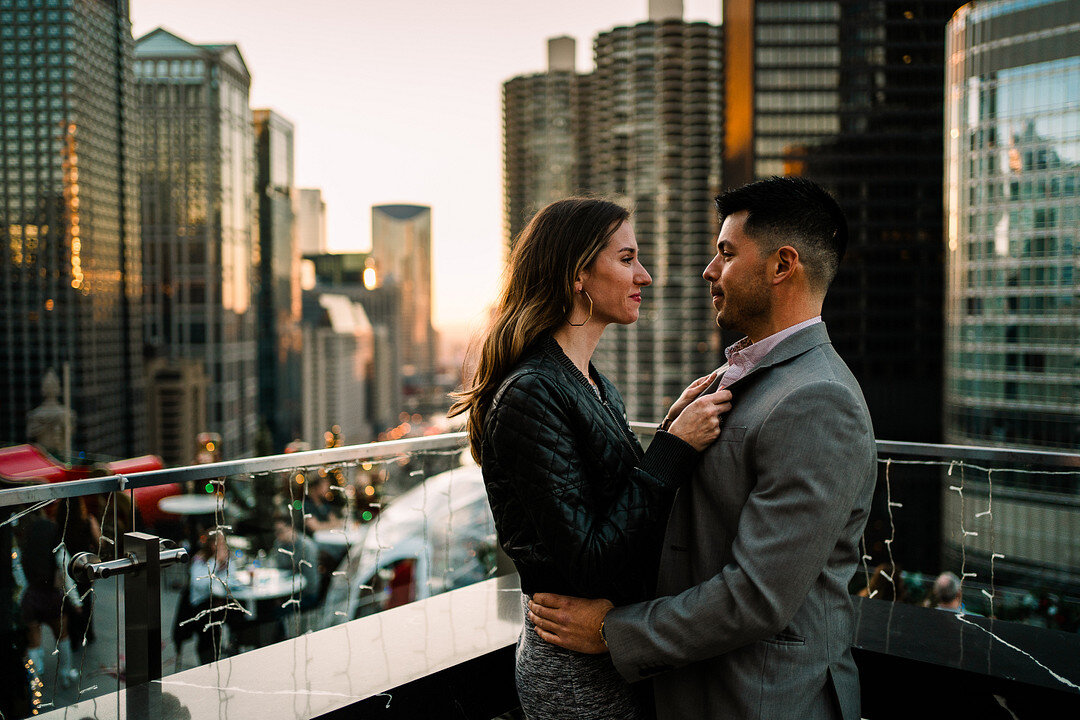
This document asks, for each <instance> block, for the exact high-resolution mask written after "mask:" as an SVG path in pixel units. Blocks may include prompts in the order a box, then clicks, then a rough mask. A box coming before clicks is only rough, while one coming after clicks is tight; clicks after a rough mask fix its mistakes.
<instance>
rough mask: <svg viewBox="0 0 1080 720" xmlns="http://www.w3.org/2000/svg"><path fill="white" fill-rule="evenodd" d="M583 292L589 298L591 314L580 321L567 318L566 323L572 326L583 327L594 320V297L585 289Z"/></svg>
mask: <svg viewBox="0 0 1080 720" xmlns="http://www.w3.org/2000/svg"><path fill="white" fill-rule="evenodd" d="M581 293H582V294H583V295H584V296H585V297H586V298H587V299H588V300H589V316H588V317H587V318H585V319H584V320H582V321H581V322H579V323H576V322H570V318H566V324H567V325H570V326H571V327H581V326H582V325H584V324H585V323H587V322H589V321H590V320H592V298H591V297H589V293H587V292H585V291H584V290H582V291H581Z"/></svg>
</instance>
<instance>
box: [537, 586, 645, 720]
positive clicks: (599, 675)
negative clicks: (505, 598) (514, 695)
mask: <svg viewBox="0 0 1080 720" xmlns="http://www.w3.org/2000/svg"><path fill="white" fill-rule="evenodd" d="M528 599H529V598H528V596H526V595H522V596H521V603H522V606H523V607H524V609H525V611H526V616H525V625H524V627H523V628H522V629H521V636H520V637H519V638H518V645H517V653H516V659H517V663H516V675H517V691H518V698H519V699H520V700H521V709H522V710H524V711H525V716H526V717H527V718H529V720H566V719H568V718H576V719H578V720H651V719H652V718H654V717H656V715H655V713H654V712H653V708H652V701H651V697H650V693H648V688H646V687H645V683H637V684H636V685H631V684H630V683H628V682H626V681H625V680H623V678H622V676H621V675H619V673H618V672H617V671H616V670H615V666H614V665H612V663H611V657H610V656H609V655H606V654H605V655H585V654H583V653H579V652H574V651H572V650H566V649H564V648H561V647H559V646H558V645H552V644H550V643H546V642H544V641H543V640H541V639H540V636H539V635H537V634H536V630H535V629H534V626H533V624H532V623H531V622H530V621H529V618H528V607H527V602H528Z"/></svg>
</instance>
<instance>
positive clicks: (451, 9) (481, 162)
mask: <svg viewBox="0 0 1080 720" xmlns="http://www.w3.org/2000/svg"><path fill="white" fill-rule="evenodd" d="M647 5H648V4H647V2H646V0H640V1H639V2H633V3H627V2H618V0H602V1H600V2H592V3H588V4H583V3H571V2H567V1H565V0H556V1H554V2H551V3H546V4H544V5H542V6H536V5H535V4H531V3H526V2H523V1H521V0H510V1H503V2H497V1H496V0H477V1H475V2H470V3H468V4H467V5H465V6H459V5H448V4H444V3H434V2H411V3H383V2H366V3H345V2H332V1H326V2H316V3H309V4H307V5H305V6H304V13H306V15H305V16H303V17H300V18H298V17H296V16H295V14H296V12H297V10H296V6H295V5H294V4H287V3H275V2H269V3H259V5H258V7H257V8H256V7H254V5H253V4H250V3H247V2H232V3H226V4H220V3H210V2H207V1H206V0H193V1H192V2H188V3H170V2H164V1H162V0H142V1H136V2H134V3H132V7H131V16H132V24H133V27H134V35H135V37H136V39H137V38H138V37H140V36H142V35H144V34H145V33H147V32H150V31H151V30H153V29H155V28H156V27H159V26H161V27H164V28H166V29H168V30H170V31H172V32H175V33H178V34H180V35H181V36H183V37H187V38H189V39H190V40H191V41H193V42H200V43H213V42H223V43H237V44H238V45H239V46H240V49H241V51H242V52H243V54H244V58H245V60H246V61H247V62H248V65H249V67H250V68H251V73H252V87H251V106H252V107H269V108H273V109H274V110H275V111H276V112H278V113H280V114H281V115H282V116H284V117H285V118H287V119H288V120H290V121H291V122H293V123H294V124H295V127H296V186H297V187H318V188H321V189H322V190H323V193H324V199H325V201H326V203H327V224H328V239H329V246H330V250H331V251H333V252H346V251H360V250H368V249H370V226H371V219H370V218H371V215H370V213H371V207H372V206H374V205H381V204H395V203H409V204H423V205H430V206H431V207H432V251H433V268H434V271H435V272H434V278H433V284H434V288H433V289H434V311H435V314H434V321H435V325H436V326H437V327H439V328H440V329H442V330H444V331H449V332H451V334H453V333H454V332H460V331H461V330H463V329H464V328H465V326H466V325H468V326H469V327H470V328H471V329H476V328H477V327H479V324H480V323H481V322H482V321H483V320H484V318H485V317H486V315H485V311H486V308H487V306H488V304H489V303H491V302H493V301H494V299H495V292H496V290H497V286H498V280H499V275H500V272H501V267H502V252H503V239H502V222H503V216H502V203H503V196H502V170H501V167H502V153H501V123H502V116H501V112H500V105H501V97H500V90H501V86H502V83H503V82H504V81H506V80H508V79H509V78H511V77H513V76H515V75H520V74H524V73H532V72H542V71H543V70H545V69H546V67H547V62H546V54H547V39H548V38H549V37H552V36H556V35H569V36H572V37H574V38H575V39H576V40H577V41H578V42H577V66H578V69H579V71H582V72H588V71H589V70H590V69H591V68H592V65H593V63H592V42H593V39H594V38H595V37H596V35H597V34H598V33H600V32H603V31H607V30H610V29H611V28H613V27H616V26H619V25H633V24H636V23H638V22H641V21H644V20H645V19H646V16H647V12H648V7H647ZM684 5H685V11H684V17H685V18H686V19H687V20H707V21H709V22H712V23H716V22H718V21H719V18H720V5H721V3H720V2H719V0H686V1H685V3H684ZM418 17H421V18H422V21H420V22H418V21H417V18H418ZM207 18H212V20H210V21H208V20H207ZM367 67H371V68H374V71H373V72H365V69H366V68H367ZM343 78H345V80H344V81H343ZM350 90H351V92H350ZM313 97H315V98H319V102H317V103H313V102H312V101H311V99H312V98H313ZM343 159H344V160H348V161H349V162H342V161H343ZM645 260H646V262H648V258H645ZM703 292H704V289H703ZM646 301H647V300H646Z"/></svg>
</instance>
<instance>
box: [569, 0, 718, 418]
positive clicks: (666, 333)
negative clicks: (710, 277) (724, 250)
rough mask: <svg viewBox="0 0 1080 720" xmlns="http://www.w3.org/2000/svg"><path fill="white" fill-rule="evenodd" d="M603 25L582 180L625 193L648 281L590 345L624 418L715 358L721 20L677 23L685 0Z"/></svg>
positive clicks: (663, 405)
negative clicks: (633, 308) (636, 19)
mask: <svg viewBox="0 0 1080 720" xmlns="http://www.w3.org/2000/svg"><path fill="white" fill-rule="evenodd" d="M649 9H650V13H649V18H650V19H649V21H648V22H643V23H639V24H637V25H633V26H628V27H617V28H614V29H612V30H610V31H608V32H604V33H601V34H600V35H599V36H598V37H597V38H596V40H595V43H594V54H595V60H596V69H595V71H594V72H593V73H592V76H591V77H590V78H589V79H588V81H587V82H588V85H587V87H588V90H587V97H585V98H583V99H582V102H583V103H587V107H586V109H585V111H584V118H585V119H584V123H583V124H584V127H583V132H582V135H583V136H584V143H583V144H584V147H583V148H582V154H583V158H584V164H585V171H584V177H583V184H584V187H585V188H587V189H588V190H591V191H593V192H597V193H602V194H606V195H609V196H611V197H613V199H615V200H619V201H622V202H625V203H626V204H627V205H628V206H629V207H630V208H631V209H632V210H633V213H634V215H633V218H632V223H633V226H634V231H635V234H636V235H637V240H638V245H639V248H640V253H641V258H642V262H643V263H644V264H645V267H646V268H647V269H648V270H649V273H650V274H651V275H652V278H653V284H652V286H650V287H648V288H645V290H644V291H643V293H642V295H643V298H644V303H643V304H642V312H641V317H640V319H639V320H638V322H636V323H635V324H633V325H625V326H624V325H618V326H616V325H613V326H610V327H609V328H608V329H607V331H606V332H605V333H604V336H603V337H602V338H601V340H600V344H599V346H598V347H597V349H596V355H595V358H594V359H595V360H596V363H597V367H600V368H602V370H603V372H604V373H606V374H607V375H608V376H609V377H610V378H611V379H612V381H613V382H614V383H615V384H616V385H617V386H618V387H619V389H620V390H621V391H622V393H623V397H624V398H625V399H626V408H627V413H628V415H629V416H630V417H631V418H634V419H641V420H649V419H659V418H661V417H663V415H664V413H665V412H666V411H667V408H668V406H669V405H670V403H671V402H672V401H673V400H674V399H675V398H677V397H678V396H679V393H680V392H681V391H682V389H683V387H685V385H686V383H687V382H689V380H690V379H692V378H696V377H698V376H700V375H704V374H707V373H708V372H709V371H710V370H712V369H713V368H715V367H716V365H717V357H718V355H719V348H718V345H717V340H718V337H717V333H716V326H715V325H714V322H713V321H714V317H715V311H714V310H713V308H712V304H711V302H710V298H709V294H708V291H707V287H706V285H705V283H704V281H703V280H702V279H701V272H702V270H704V269H705V266H706V265H707V264H708V262H709V260H710V259H711V258H712V256H713V253H714V246H713V243H714V241H715V238H716V231H717V226H716V210H715V208H714V206H713V197H714V196H715V194H716V193H717V191H718V190H719V189H720V163H719V160H720V112H719V111H720V93H721V86H722V77H721V72H720V41H721V38H720V29H719V28H718V27H716V26H715V25H711V24H709V23H705V22H692V23H691V22H684V21H683V20H682V17H681V15H682V3H681V2H670V1H669V2H657V1H656V0H654V1H653V2H651V3H650V6H649Z"/></svg>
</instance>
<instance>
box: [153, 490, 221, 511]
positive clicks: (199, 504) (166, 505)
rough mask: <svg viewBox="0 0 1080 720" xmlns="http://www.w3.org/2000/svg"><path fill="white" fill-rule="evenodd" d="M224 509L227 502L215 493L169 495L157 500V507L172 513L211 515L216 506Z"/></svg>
mask: <svg viewBox="0 0 1080 720" xmlns="http://www.w3.org/2000/svg"><path fill="white" fill-rule="evenodd" d="M219 505H220V507H221V509H223V510H224V509H225V508H227V507H229V503H228V502H226V501H225V500H222V499H220V498H218V496H217V495H216V494H207V495H170V496H169V497H163V498H161V499H160V500H158V509H159V510H161V511H162V512H167V513H172V514H173V515H213V514H214V513H215V512H217V509H218V507H219Z"/></svg>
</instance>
